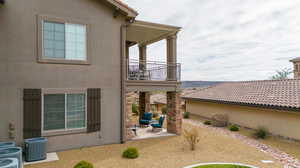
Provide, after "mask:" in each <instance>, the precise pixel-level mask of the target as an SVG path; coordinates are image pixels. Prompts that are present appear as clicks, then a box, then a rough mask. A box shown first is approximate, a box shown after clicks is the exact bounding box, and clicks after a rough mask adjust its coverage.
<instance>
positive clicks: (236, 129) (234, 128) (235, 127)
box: [229, 124, 240, 131]
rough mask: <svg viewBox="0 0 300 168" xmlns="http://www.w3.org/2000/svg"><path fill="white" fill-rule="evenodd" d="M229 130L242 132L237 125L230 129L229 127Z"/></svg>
mask: <svg viewBox="0 0 300 168" xmlns="http://www.w3.org/2000/svg"><path fill="white" fill-rule="evenodd" d="M229 130H230V131H239V130H240V128H239V126H237V125H235V124H234V125H231V126H230V127H229Z"/></svg>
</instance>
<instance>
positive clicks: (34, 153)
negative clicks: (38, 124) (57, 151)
mask: <svg viewBox="0 0 300 168" xmlns="http://www.w3.org/2000/svg"><path fill="white" fill-rule="evenodd" d="M47 141H48V140H47V139H46V138H31V139H25V141H24V145H25V160H26V162H32V161H38V160H45V159H46V158H47Z"/></svg>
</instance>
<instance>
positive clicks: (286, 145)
mask: <svg viewBox="0 0 300 168" xmlns="http://www.w3.org/2000/svg"><path fill="white" fill-rule="evenodd" d="M191 119H194V120H199V121H200V122H204V121H205V119H204V118H201V117H198V116H195V115H191ZM253 132H254V130H251V129H246V128H240V131H239V132H238V133H240V134H242V135H245V136H247V137H251V138H252V137H253V136H252V135H253ZM259 141H260V142H261V143H264V144H266V145H269V146H271V147H273V148H277V149H279V150H281V151H284V152H286V153H287V154H289V155H291V156H293V157H295V158H297V159H298V160H300V141H293V140H287V139H284V138H281V137H275V136H269V137H267V138H266V139H263V140H259Z"/></svg>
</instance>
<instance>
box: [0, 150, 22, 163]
mask: <svg viewBox="0 0 300 168" xmlns="http://www.w3.org/2000/svg"><path fill="white" fill-rule="evenodd" d="M8 158H15V159H17V160H18V168H22V167H23V160H22V148H20V147H9V148H1V149H0V159H8Z"/></svg>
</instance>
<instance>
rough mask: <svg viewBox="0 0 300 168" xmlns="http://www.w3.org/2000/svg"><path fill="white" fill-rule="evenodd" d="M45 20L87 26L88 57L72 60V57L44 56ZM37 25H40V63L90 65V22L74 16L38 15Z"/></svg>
mask: <svg viewBox="0 0 300 168" xmlns="http://www.w3.org/2000/svg"><path fill="white" fill-rule="evenodd" d="M44 21H49V22H56V23H62V24H66V23H70V24H81V25H85V27H86V51H85V52H86V57H85V60H72V59H59V58H47V57H44V44H43V43H44V37H43V34H44V32H43V26H44V24H43V23H44ZM37 25H38V42H37V49H38V52H37V53H38V56H37V62H38V63H50V64H74V65H90V64H91V60H90V56H89V55H90V24H89V23H87V21H86V20H78V19H73V18H64V17H53V16H47V15H37ZM65 52H66V51H65Z"/></svg>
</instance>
